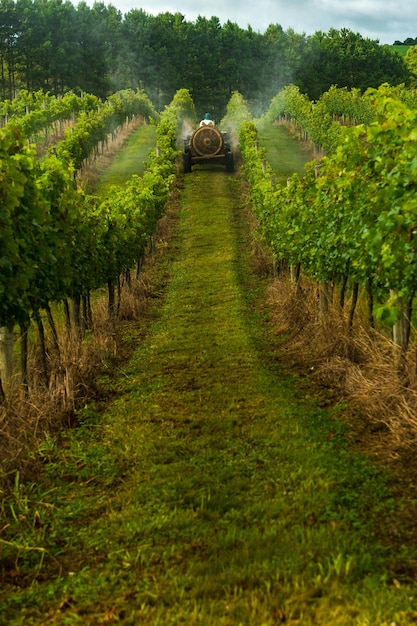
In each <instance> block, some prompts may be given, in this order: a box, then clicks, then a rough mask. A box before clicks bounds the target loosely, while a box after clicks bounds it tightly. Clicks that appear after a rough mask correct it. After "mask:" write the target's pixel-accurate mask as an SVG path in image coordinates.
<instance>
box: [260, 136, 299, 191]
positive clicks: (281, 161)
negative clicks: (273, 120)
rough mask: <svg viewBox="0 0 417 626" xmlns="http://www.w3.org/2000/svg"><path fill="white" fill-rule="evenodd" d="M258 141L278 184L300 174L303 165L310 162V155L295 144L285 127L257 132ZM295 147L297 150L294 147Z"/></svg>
mask: <svg viewBox="0 0 417 626" xmlns="http://www.w3.org/2000/svg"><path fill="white" fill-rule="evenodd" d="M259 141H260V143H261V145H262V147H263V148H265V150H266V155H267V159H268V163H269V164H270V165H271V167H272V169H273V171H274V174H275V175H276V177H277V182H278V183H279V184H284V185H285V184H286V181H287V178H289V177H290V176H292V175H293V174H294V173H296V172H297V173H302V171H303V169H304V165H305V164H306V163H307V162H308V161H310V160H311V154H310V152H309V151H308V150H307V148H306V149H305V150H303V149H302V146H298V144H296V143H295V141H294V137H292V136H291V134H290V132H289V130H288V129H287V128H285V126H278V125H277V126H270V127H268V128H261V129H260V130H259ZM295 146H297V149H294V147H295Z"/></svg>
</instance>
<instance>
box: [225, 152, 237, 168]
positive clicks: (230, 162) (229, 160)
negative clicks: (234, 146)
mask: <svg viewBox="0 0 417 626" xmlns="http://www.w3.org/2000/svg"><path fill="white" fill-rule="evenodd" d="M225 162H226V172H234V171H235V162H234V158H233V152H232V151H231V150H228V151H227V152H226V154H225Z"/></svg>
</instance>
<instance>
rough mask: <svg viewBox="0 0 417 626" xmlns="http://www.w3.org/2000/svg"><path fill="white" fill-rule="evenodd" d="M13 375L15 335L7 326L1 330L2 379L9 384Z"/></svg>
mask: <svg viewBox="0 0 417 626" xmlns="http://www.w3.org/2000/svg"><path fill="white" fill-rule="evenodd" d="M12 375H13V333H12V331H11V330H9V329H8V328H7V327H6V326H3V327H1V328H0V379H1V381H2V382H3V383H7V382H8V381H9V380H10V378H11V377H12Z"/></svg>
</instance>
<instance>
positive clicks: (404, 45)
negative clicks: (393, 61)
mask: <svg viewBox="0 0 417 626" xmlns="http://www.w3.org/2000/svg"><path fill="white" fill-rule="evenodd" d="M416 45H417V37H416V38H415V39H413V38H412V37H407V39H404V41H398V40H397V41H394V44H393V45H392V46H390V48H392V49H393V50H394V52H397V53H398V54H399V55H400V56H402V57H403V56H404V55H405V53H406V52H407V50H408V49H409V48H411V46H416Z"/></svg>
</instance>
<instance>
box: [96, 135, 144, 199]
mask: <svg viewBox="0 0 417 626" xmlns="http://www.w3.org/2000/svg"><path fill="white" fill-rule="evenodd" d="M155 146H156V134H155V126H153V125H152V124H146V125H144V126H140V127H139V128H138V129H137V130H136V131H135V132H134V133H132V135H131V136H130V137H129V139H128V141H127V142H126V145H125V146H124V147H123V150H120V152H119V153H118V154H117V155H116V157H115V159H114V161H113V163H112V166H111V167H106V168H104V169H103V170H102V171H101V172H100V179H99V182H98V184H97V185H96V187H95V190H94V191H95V193H97V194H99V195H105V194H106V192H107V191H108V189H109V188H110V187H111V186H112V185H123V184H124V183H125V182H126V181H127V180H129V178H131V177H132V176H133V175H134V174H137V175H138V176H141V175H142V174H143V172H144V169H145V163H146V159H147V157H148V154H149V152H150V150H152V149H153V148H155Z"/></svg>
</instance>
